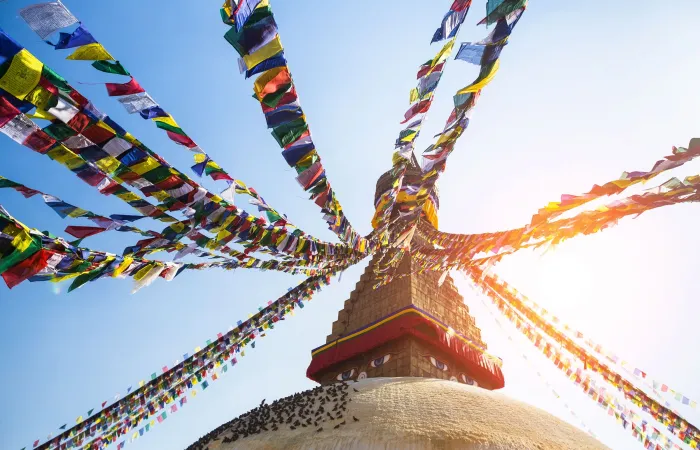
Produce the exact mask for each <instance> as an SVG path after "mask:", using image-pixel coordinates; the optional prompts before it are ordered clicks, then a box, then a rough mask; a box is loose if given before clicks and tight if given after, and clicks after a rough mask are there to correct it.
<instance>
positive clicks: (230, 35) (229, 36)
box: [224, 27, 246, 56]
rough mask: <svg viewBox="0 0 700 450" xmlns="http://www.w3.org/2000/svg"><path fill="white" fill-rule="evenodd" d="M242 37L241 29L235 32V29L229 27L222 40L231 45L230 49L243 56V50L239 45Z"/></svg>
mask: <svg viewBox="0 0 700 450" xmlns="http://www.w3.org/2000/svg"><path fill="white" fill-rule="evenodd" d="M242 35H243V28H241V31H236V27H231V28H230V29H229V30H228V31H227V32H226V34H224V39H226V41H227V42H228V43H229V44H231V47H233V48H234V49H235V50H236V51H237V52H238V54H239V55H241V56H243V55H245V54H246V53H245V49H244V48H243V46H242V45H241V44H240V42H239V41H240V39H241V37H242Z"/></svg>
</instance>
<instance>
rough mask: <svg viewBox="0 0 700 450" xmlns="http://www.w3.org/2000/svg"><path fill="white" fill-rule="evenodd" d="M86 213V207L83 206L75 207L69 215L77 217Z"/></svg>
mask: <svg viewBox="0 0 700 450" xmlns="http://www.w3.org/2000/svg"><path fill="white" fill-rule="evenodd" d="M85 214H87V211H86V210H84V209H82V208H75V210H74V211H71V212H70V213H69V214H68V217H72V218H74V219H75V218H76V217H81V216H84V215H85Z"/></svg>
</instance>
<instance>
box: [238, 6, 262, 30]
mask: <svg viewBox="0 0 700 450" xmlns="http://www.w3.org/2000/svg"><path fill="white" fill-rule="evenodd" d="M261 1H262V0H239V2H238V6H236V9H235V10H234V11H233V14H232V17H233V19H234V24H235V25H234V26H235V27H236V30H239V31H240V30H241V28H243V25H245V23H246V22H247V21H248V18H249V17H250V16H251V15H252V14H253V11H254V10H255V8H257V7H258V4H259V3H260V2H261Z"/></svg>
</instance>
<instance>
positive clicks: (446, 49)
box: [430, 38, 456, 67]
mask: <svg viewBox="0 0 700 450" xmlns="http://www.w3.org/2000/svg"><path fill="white" fill-rule="evenodd" d="M455 39H456V38H452V39H450V40H449V41H448V42H447V44H445V45H444V46H443V47H442V48H441V49H440V51H439V52H438V53H437V55H435V58H433V62H432V63H431V64H430V67H435V66H437V65H438V64H440V63H441V62H443V61H444V60H446V59H447V58H448V57H449V56H450V52H452V47H453V46H454V45H455Z"/></svg>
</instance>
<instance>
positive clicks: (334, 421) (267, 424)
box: [187, 382, 360, 450]
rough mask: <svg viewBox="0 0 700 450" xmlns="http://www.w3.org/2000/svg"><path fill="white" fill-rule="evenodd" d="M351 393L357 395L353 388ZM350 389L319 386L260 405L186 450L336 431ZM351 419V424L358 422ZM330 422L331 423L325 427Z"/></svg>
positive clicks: (342, 421) (340, 385)
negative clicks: (273, 434)
mask: <svg viewBox="0 0 700 450" xmlns="http://www.w3.org/2000/svg"><path fill="white" fill-rule="evenodd" d="M352 389H353V391H354V392H359V391H358V390H357V389H355V388H352ZM349 392H350V385H349V384H348V383H346V382H342V383H336V384H331V385H327V386H318V387H316V388H314V389H312V390H310V391H306V392H304V393H298V392H297V393H295V394H293V395H290V396H288V397H284V398H282V399H280V400H277V401H275V402H274V403H272V404H267V403H265V400H264V399H263V401H262V402H261V403H260V406H258V407H257V408H255V409H252V410H251V411H248V412H247V413H245V414H243V415H242V416H240V417H237V418H235V419H233V420H231V421H229V422H227V423H224V424H222V425H220V426H219V427H217V428H216V429H214V430H213V431H211V432H209V433H207V434H206V435H204V436H202V437H201V438H200V439H199V440H198V441H197V442H195V443H194V444H192V445H190V446H189V447H188V448H187V450H207V449H208V446H209V444H210V443H212V442H214V441H218V440H220V439H221V440H222V442H223V443H229V442H235V441H237V440H238V439H243V438H246V437H248V436H251V435H254V434H260V433H262V432H264V431H277V430H279V429H280V428H285V427H288V428H289V429H290V430H296V429H298V428H308V427H313V428H314V429H316V432H318V433H320V432H322V431H323V429H324V425H325V426H326V429H330V428H331V426H332V428H333V429H338V428H340V427H342V426H343V425H346V424H347V420H346V417H345V414H346V412H347V405H348V403H349V402H351V401H352V399H351V398H348V396H349ZM359 420H360V419H358V418H357V417H355V416H352V421H353V422H359ZM328 422H330V423H328Z"/></svg>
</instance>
